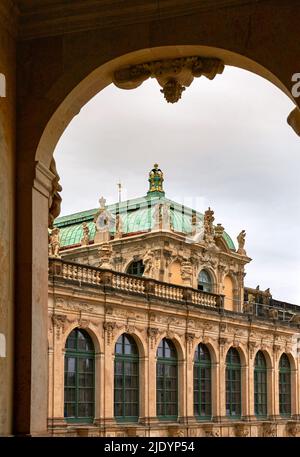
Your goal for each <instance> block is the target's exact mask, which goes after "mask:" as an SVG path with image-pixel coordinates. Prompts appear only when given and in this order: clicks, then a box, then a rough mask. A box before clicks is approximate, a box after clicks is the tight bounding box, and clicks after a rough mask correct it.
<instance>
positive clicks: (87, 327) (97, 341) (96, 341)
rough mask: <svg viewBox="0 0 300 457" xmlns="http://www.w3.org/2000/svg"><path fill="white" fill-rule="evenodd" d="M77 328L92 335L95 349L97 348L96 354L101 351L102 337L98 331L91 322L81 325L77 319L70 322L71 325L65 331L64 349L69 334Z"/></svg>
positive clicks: (62, 342)
mask: <svg viewBox="0 0 300 457" xmlns="http://www.w3.org/2000/svg"><path fill="white" fill-rule="evenodd" d="M76 328H78V329H79V330H85V331H86V332H87V333H88V335H89V336H90V337H91V339H92V342H93V345H94V349H95V354H99V353H101V342H100V338H99V335H97V333H96V332H95V331H94V329H93V328H92V325H91V324H90V323H89V324H88V325H82V326H80V325H79V323H78V322H76V321H75V322H72V323H70V325H69V326H68V327H67V328H66V330H65V331H64V335H63V337H62V338H61V345H62V349H64V348H65V347H66V342H67V339H68V336H69V335H70V333H71V332H72V331H73V330H74V329H76Z"/></svg>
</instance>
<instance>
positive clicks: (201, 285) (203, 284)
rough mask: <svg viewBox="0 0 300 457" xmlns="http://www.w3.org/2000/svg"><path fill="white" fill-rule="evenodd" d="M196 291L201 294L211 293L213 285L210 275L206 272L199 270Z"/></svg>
mask: <svg viewBox="0 0 300 457" xmlns="http://www.w3.org/2000/svg"><path fill="white" fill-rule="evenodd" d="M198 290H203V292H212V291H213V283H212V279H211V276H210V274H209V273H208V271H206V270H201V271H200V273H199V276H198Z"/></svg>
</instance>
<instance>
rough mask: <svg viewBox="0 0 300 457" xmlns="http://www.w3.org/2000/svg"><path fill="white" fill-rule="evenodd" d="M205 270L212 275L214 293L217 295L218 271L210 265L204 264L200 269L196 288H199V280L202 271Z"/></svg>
mask: <svg viewBox="0 0 300 457" xmlns="http://www.w3.org/2000/svg"><path fill="white" fill-rule="evenodd" d="M203 270H205V271H207V273H208V274H209V275H210V277H211V280H212V292H213V293H216V292H217V288H218V277H217V273H216V271H215V270H214V269H213V268H212V267H211V266H210V265H206V264H202V265H200V267H199V268H198V271H197V276H196V287H198V278H199V275H200V273H201V271H203Z"/></svg>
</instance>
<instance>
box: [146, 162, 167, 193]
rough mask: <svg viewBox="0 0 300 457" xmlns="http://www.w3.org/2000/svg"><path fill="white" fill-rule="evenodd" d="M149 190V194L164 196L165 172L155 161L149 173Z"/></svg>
mask: <svg viewBox="0 0 300 457" xmlns="http://www.w3.org/2000/svg"><path fill="white" fill-rule="evenodd" d="M148 181H149V190H148V192H147V195H148V196H157V195H158V196H164V195H165V192H164V190H163V181H164V174H163V172H162V171H161V169H160V168H158V164H157V163H155V164H154V167H153V168H152V170H151V171H150V173H149V179H148Z"/></svg>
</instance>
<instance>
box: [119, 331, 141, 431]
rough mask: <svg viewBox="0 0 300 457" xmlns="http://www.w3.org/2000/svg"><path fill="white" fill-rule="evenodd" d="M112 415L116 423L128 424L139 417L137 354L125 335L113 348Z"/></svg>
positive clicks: (129, 338)
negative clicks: (125, 422)
mask: <svg viewBox="0 0 300 457" xmlns="http://www.w3.org/2000/svg"><path fill="white" fill-rule="evenodd" d="M114 415H115V418H116V419H117V420H118V421H130V422H136V421H137V420H138V417H139V353H138V348H137V345H136V342H135V341H134V339H133V338H132V336H130V335H128V334H127V333H123V334H122V335H121V336H120V337H119V338H118V341H117V342H116V346H115V376H114Z"/></svg>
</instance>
